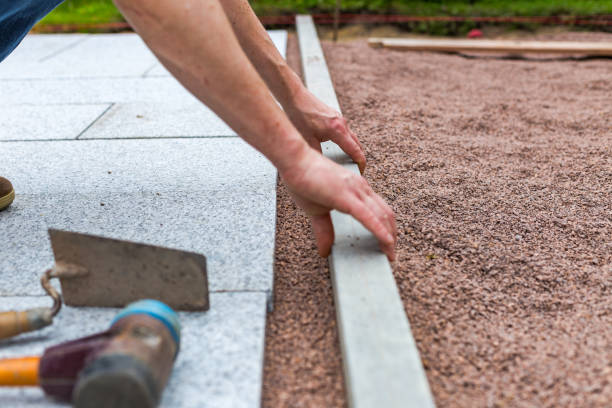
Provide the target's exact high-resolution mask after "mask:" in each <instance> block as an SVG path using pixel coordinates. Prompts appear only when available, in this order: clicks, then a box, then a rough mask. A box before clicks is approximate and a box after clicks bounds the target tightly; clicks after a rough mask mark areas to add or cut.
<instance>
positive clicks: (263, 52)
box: [219, 0, 304, 107]
mask: <svg viewBox="0 0 612 408" xmlns="http://www.w3.org/2000/svg"><path fill="white" fill-rule="evenodd" d="M219 1H220V3H221V5H222V6H223V9H224V10H225V13H226V15H227V17H228V18H229V21H230V23H231V25H232V27H233V29H234V32H235V33H236V37H237V38H238V41H239V42H240V45H241V46H242V49H243V50H244V52H245V53H246V55H247V56H248V57H249V59H250V60H251V62H252V63H253V65H254V66H255V69H256V70H257V72H259V74H260V75H261V77H262V78H263V80H264V81H265V82H266V84H267V85H268V87H269V88H270V90H271V91H272V93H274V96H276V99H278V101H279V102H280V103H281V105H283V106H284V107H287V106H289V105H290V104H291V103H292V102H293V101H294V100H295V99H296V94H297V93H299V92H302V91H303V90H304V85H303V84H302V80H301V79H300V78H299V77H298V75H297V74H296V73H295V72H294V71H293V70H292V69H291V68H290V67H289V65H288V64H287V62H286V61H285V59H284V58H283V57H282V55H281V54H280V53H279V52H278V50H277V49H276V47H275V46H274V43H273V42H272V40H271V39H270V36H269V35H268V33H267V32H266V30H265V29H264V27H263V25H262V24H261V22H260V21H259V19H258V18H257V16H256V15H255V13H254V12H253V9H252V8H251V6H250V4H249V2H248V1H247V0H219Z"/></svg>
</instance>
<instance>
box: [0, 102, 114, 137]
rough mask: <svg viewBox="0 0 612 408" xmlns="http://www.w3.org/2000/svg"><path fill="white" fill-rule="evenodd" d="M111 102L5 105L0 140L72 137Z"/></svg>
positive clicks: (0, 125)
mask: <svg viewBox="0 0 612 408" xmlns="http://www.w3.org/2000/svg"><path fill="white" fill-rule="evenodd" d="M110 106H111V105H110V104H108V103H99V104H91V105H71V104H60V105H43V106H36V105H12V106H11V105H9V106H4V107H2V108H1V109H0V140H49V139H76V138H77V136H79V135H80V134H81V133H82V132H83V131H84V130H85V129H87V127H88V126H90V125H91V123H92V122H94V121H95V120H96V119H97V118H98V117H100V116H101V115H102V114H103V113H104V112H105V111H106V110H107V109H108V108H109V107H110Z"/></svg>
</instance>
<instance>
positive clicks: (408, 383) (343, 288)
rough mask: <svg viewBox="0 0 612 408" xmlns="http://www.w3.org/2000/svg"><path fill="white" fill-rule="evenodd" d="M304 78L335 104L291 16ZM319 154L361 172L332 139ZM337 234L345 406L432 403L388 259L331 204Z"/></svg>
mask: <svg viewBox="0 0 612 408" xmlns="http://www.w3.org/2000/svg"><path fill="white" fill-rule="evenodd" d="M296 25H297V32H298V38H299V44H300V53H301V56H302V65H303V72H304V78H305V81H306V85H307V86H308V89H310V91H311V92H313V93H314V94H315V95H316V96H317V97H319V98H320V99H321V100H322V101H323V102H325V103H327V104H328V105H330V106H332V107H334V108H336V109H338V110H340V106H339V104H338V99H337V98H336V93H335V91H334V87H333V84H332V81H331V77H330V75H329V71H328V69H327V64H326V63H325V57H324V56H323V51H322V50H321V45H320V43H319V39H318V37H317V32H316V29H315V26H314V23H313V21H312V18H311V17H310V16H308V15H302V16H297V19H296ZM322 148H323V153H324V154H325V155H326V156H327V157H330V158H331V159H332V160H335V161H336V162H338V163H340V164H341V165H342V166H344V167H345V168H347V169H349V170H350V171H353V172H355V173H359V169H358V167H357V165H356V164H355V163H353V162H352V161H351V159H350V158H349V157H348V156H347V155H346V154H344V153H343V152H342V150H340V148H338V146H337V145H335V144H334V143H331V142H326V143H323V144H322ZM332 222H333V224H334V229H335V233H336V240H335V243H334V246H333V248H332V254H331V256H330V267H331V268H330V269H331V274H332V283H333V287H334V301H335V306H336V312H337V320H338V327H339V331H340V344H341V349H342V362H343V367H344V376H345V381H346V385H347V387H346V388H347V393H348V400H349V405H350V406H351V407H353V408H383V407H384V408H393V407H398V408H399V407H401V408H410V407H415V408H416V407H418V408H428V407H434V406H435V405H434V402H433V398H432V395H431V391H430V390H429V384H428V383H427V378H426V376H425V372H424V370H423V366H422V364H421V360H420V357H419V353H418V350H417V348H416V345H415V342H414V339H413V337H412V333H411V331H410V325H409V323H408V319H407V318H406V314H405V312H404V307H403V304H402V301H401V299H400V296H399V292H398V290H397V286H396V283H395V279H394V277H393V273H392V270H391V266H390V264H389V262H388V261H387V258H386V256H385V255H384V254H383V253H382V252H381V251H380V250H379V249H378V242H377V240H376V238H374V236H373V235H372V234H371V233H370V232H369V231H367V230H366V229H365V228H364V227H363V226H362V225H361V224H360V223H359V222H357V221H356V220H355V219H354V218H353V217H351V216H349V215H346V214H342V213H339V212H337V211H332Z"/></svg>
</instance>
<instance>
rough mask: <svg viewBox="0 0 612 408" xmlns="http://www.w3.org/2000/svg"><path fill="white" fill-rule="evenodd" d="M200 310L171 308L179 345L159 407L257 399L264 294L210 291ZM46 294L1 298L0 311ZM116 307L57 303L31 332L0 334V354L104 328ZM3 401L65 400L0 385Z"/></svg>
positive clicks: (218, 405) (31, 405) (34, 405)
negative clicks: (48, 320) (52, 315)
mask: <svg viewBox="0 0 612 408" xmlns="http://www.w3.org/2000/svg"><path fill="white" fill-rule="evenodd" d="M210 301H211V308H210V310H209V311H207V312H179V319H180V322H181V325H182V333H181V349H180V352H179V355H178V358H177V360H176V363H175V365H174V369H173V372H172V375H171V377H170V381H169V383H168V386H167V387H166V390H165V391H164V394H163V397H162V402H161V407H164V408H176V407H181V408H182V407H184V408H192V407H193V408H208V407H210V408H225V407H227V408H234V407H236V408H241V407H245V408H247V407H255V406H258V405H259V400H260V395H261V383H262V369H261V367H262V365H263V348H264V343H263V340H264V330H265V313H266V295H265V294H264V293H213V294H211V297H210ZM49 304H50V300H49V299H48V298H47V297H5V298H2V310H8V309H9V308H15V309H18V310H23V309H25V308H29V307H39V306H47V305H49ZM118 311H119V309H102V308H78V309H77V308H72V307H65V308H63V309H62V310H61V312H60V313H59V314H58V316H57V318H56V320H55V322H54V324H53V325H52V326H49V327H47V328H45V329H43V330H41V331H39V332H33V333H28V334H24V335H21V336H19V337H16V338H13V339H10V340H5V341H0V358H6V357H18V356H29V355H39V354H41V353H42V352H43V351H44V349H45V347H48V346H51V345H55V344H58V343H61V342H64V341H68V340H72V339H75V338H79V337H82V336H85V335H88V334H93V333H96V332H99V331H102V330H105V329H106V328H107V327H108V326H109V325H110V322H111V321H112V319H113V317H114V316H115V315H116V314H117V313H118ZM0 403H1V405H2V406H3V407H20V408H39V407H40V408H47V407H55V406H68V405H67V404H60V403H57V402H54V401H52V400H49V399H47V398H46V397H45V396H44V394H43V392H42V391H41V390H40V389H38V388H2V389H0Z"/></svg>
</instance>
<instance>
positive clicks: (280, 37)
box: [145, 30, 287, 77]
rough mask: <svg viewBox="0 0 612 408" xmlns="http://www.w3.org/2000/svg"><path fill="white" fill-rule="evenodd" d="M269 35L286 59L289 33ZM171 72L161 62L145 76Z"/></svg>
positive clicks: (277, 32) (282, 31)
mask: <svg viewBox="0 0 612 408" xmlns="http://www.w3.org/2000/svg"><path fill="white" fill-rule="evenodd" d="M268 34H269V35H270V38H271V39H272V42H273V43H274V45H275V46H276V48H277V49H278V50H279V51H280V53H281V55H282V56H283V57H285V56H286V55H285V51H286V50H287V31H286V30H268ZM169 75H170V72H168V70H167V69H166V68H165V67H164V66H163V65H162V64H160V63H159V62H158V63H157V64H155V66H154V67H153V68H152V69H150V70H149V71H147V73H146V74H145V76H147V77H155V76H169Z"/></svg>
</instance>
